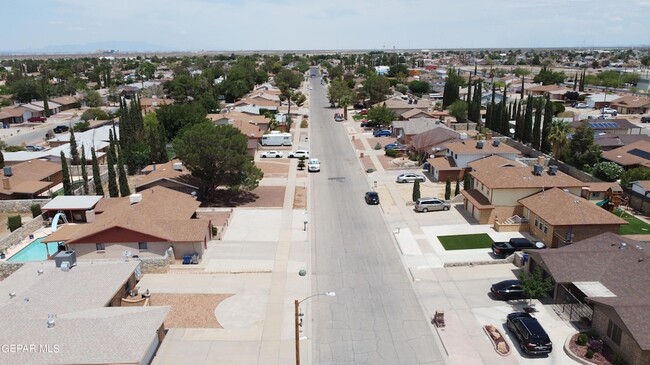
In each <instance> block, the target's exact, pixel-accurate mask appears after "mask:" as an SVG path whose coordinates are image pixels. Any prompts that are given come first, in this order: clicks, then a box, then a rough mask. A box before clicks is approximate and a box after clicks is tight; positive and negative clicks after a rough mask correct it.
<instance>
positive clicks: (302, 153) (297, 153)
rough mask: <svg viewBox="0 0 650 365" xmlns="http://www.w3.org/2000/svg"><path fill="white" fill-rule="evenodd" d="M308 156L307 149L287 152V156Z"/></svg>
mask: <svg viewBox="0 0 650 365" xmlns="http://www.w3.org/2000/svg"><path fill="white" fill-rule="evenodd" d="M301 157H304V158H309V151H307V150H295V151H293V152H291V153H290V154H289V158H301Z"/></svg>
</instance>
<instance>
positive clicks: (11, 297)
mask: <svg viewBox="0 0 650 365" xmlns="http://www.w3.org/2000/svg"><path fill="white" fill-rule="evenodd" d="M15 297H16V292H15V291H12V292H11V293H9V298H10V299H13V298H15Z"/></svg>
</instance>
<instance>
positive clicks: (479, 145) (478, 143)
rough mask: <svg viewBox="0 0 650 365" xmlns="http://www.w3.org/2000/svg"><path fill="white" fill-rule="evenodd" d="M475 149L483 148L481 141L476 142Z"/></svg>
mask: <svg viewBox="0 0 650 365" xmlns="http://www.w3.org/2000/svg"><path fill="white" fill-rule="evenodd" d="M476 148H478V149H482V148H483V141H476Z"/></svg>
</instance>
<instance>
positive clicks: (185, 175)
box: [135, 159, 199, 190]
mask: <svg viewBox="0 0 650 365" xmlns="http://www.w3.org/2000/svg"><path fill="white" fill-rule="evenodd" d="M179 164H180V165H179ZM174 165H176V166H180V170H178V169H175V168H174ZM154 168H155V170H154ZM142 171H143V172H149V173H148V174H147V175H145V176H144V177H142V178H141V179H140V180H139V181H138V183H137V184H136V186H135V187H136V189H138V190H140V188H142V187H146V186H148V185H150V184H152V183H154V182H157V181H160V180H169V181H173V182H176V183H178V184H181V185H185V186H187V187H190V188H194V189H198V184H199V181H198V180H197V179H196V178H194V177H193V176H191V173H190V171H189V170H188V169H187V168H186V167H185V166H184V165H183V163H182V162H181V161H180V160H178V159H176V160H172V161H169V162H166V163H163V164H156V165H155V167H154V165H149V166H147V167H145V168H144V169H142Z"/></svg>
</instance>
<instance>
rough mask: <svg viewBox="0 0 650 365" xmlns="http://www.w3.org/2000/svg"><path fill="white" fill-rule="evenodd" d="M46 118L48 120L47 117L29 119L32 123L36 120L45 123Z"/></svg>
mask: <svg viewBox="0 0 650 365" xmlns="http://www.w3.org/2000/svg"><path fill="white" fill-rule="evenodd" d="M46 120H47V118H45V117H31V118H29V119H27V121H28V122H32V123H34V122H38V123H43V122H45V121H46Z"/></svg>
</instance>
